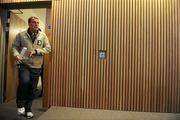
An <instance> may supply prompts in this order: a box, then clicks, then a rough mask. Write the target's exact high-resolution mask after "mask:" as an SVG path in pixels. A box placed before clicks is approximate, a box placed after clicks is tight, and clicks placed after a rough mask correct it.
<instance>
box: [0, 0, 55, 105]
mask: <svg viewBox="0 0 180 120" xmlns="http://www.w3.org/2000/svg"><path fill="white" fill-rule="evenodd" d="M51 4H52V1H35V2H19V3H0V8H2V9H5V10H7V11H8V10H9V9H33V8H34V9H35V8H37V9H38V8H46V9H48V8H51ZM2 20H3V21H2V22H4V23H5V22H6V21H4V19H2ZM45 27H47V26H45ZM50 28H51V27H50ZM46 30H47V29H46ZM50 31H51V30H50ZM50 31H45V33H46V32H48V34H51V32H50ZM0 34H2V33H0ZM50 36H51V35H50ZM50 39H51V38H50ZM0 40H2V38H0ZM50 41H51V40H50ZM50 43H51V42H50ZM6 52H7V51H5V52H4V53H6ZM6 59H7V56H6V57H5V61H6ZM48 61H49V55H46V56H45V57H44V68H43V79H44V80H43V88H42V89H43V90H44V91H43V96H42V101H43V106H42V107H48V106H47V99H48V90H47V86H48V85H47V83H49V82H48V78H49V70H48V69H47V68H49V64H48V63H49V62H48ZM6 69H7V64H5V65H4V73H3V75H4V81H3V80H2V83H3V84H2V90H3V91H2V92H3V93H2V94H4V92H6V91H4V90H5V86H6V85H5V83H6V80H7V78H6V74H7V73H6V71H7V70H6ZM0 82H1V81H0ZM0 85H1V84H0ZM0 88H1V87H0ZM0 92H1V91H0ZM0 95H1V93H0ZM2 97H3V98H2V99H3V101H2V102H5V98H4V97H5V96H3V95H2ZM0 103H1V100H0Z"/></svg>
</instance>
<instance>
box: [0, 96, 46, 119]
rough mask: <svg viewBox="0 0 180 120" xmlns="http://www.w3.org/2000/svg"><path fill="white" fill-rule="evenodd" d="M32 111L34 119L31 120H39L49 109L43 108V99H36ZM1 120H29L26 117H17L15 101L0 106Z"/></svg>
mask: <svg viewBox="0 0 180 120" xmlns="http://www.w3.org/2000/svg"><path fill="white" fill-rule="evenodd" d="M32 111H33V113H34V118H33V119H31V120H37V119H38V118H39V117H40V116H41V115H42V114H43V113H44V112H46V111H47V109H45V108H42V99H41V98H36V99H35V100H34V102H33V107H32ZM0 120H27V118H25V117H24V116H18V115H17V109H16V104H15V100H12V101H10V102H8V103H3V104H0Z"/></svg>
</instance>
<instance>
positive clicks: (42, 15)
mask: <svg viewBox="0 0 180 120" xmlns="http://www.w3.org/2000/svg"><path fill="white" fill-rule="evenodd" d="M11 12H13V13H14V14H16V15H17V16H19V17H20V18H21V19H22V20H24V21H25V22H26V23H27V26H28V18H29V17H30V16H37V17H38V18H39V20H40V21H39V22H40V23H39V27H40V28H41V29H42V31H44V30H45V20H46V9H45V8H40V9H13V10H11Z"/></svg>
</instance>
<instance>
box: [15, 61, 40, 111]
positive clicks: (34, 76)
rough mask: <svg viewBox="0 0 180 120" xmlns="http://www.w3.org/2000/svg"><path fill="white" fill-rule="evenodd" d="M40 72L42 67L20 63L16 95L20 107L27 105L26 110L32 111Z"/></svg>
mask: <svg viewBox="0 0 180 120" xmlns="http://www.w3.org/2000/svg"><path fill="white" fill-rule="evenodd" d="M40 74H41V68H30V67H29V66H27V65H25V64H20V66H19V85H18V89H17V97H16V104H17V107H18V108H21V107H25V110H26V112H30V111H31V107H32V102H33V100H34V98H35V91H36V88H37V84H38V80H39V76H40Z"/></svg>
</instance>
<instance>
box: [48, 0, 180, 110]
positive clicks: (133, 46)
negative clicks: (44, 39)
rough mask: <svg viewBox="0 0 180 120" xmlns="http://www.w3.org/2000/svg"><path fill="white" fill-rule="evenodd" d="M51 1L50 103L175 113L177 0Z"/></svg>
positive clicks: (178, 98) (179, 85)
mask: <svg viewBox="0 0 180 120" xmlns="http://www.w3.org/2000/svg"><path fill="white" fill-rule="evenodd" d="M52 5H53V6H52V26H53V29H52V63H51V65H50V66H51V68H50V72H51V73H50V84H49V89H50V93H49V100H48V104H49V105H57V106H68V107H82V108H96V109H111V110H130V111H152V112H180V109H179V107H180V94H179V91H180V82H179V79H180V75H179V74H178V73H179V71H180V59H179V52H178V51H180V46H179V34H180V33H179V32H180V29H179V24H180V18H179V10H180V6H179V5H180V3H179V0H54V1H52ZM99 50H107V59H106V60H100V59H98V51H99Z"/></svg>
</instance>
